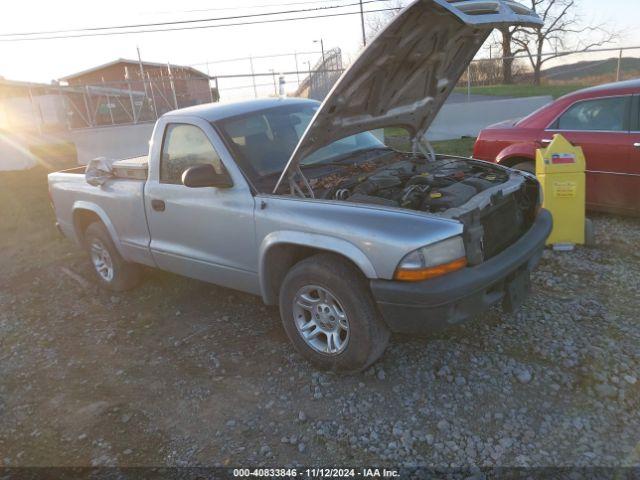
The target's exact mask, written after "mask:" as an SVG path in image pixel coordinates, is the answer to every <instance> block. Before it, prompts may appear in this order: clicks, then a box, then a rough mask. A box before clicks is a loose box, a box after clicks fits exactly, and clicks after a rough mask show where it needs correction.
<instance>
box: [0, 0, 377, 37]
mask: <svg viewBox="0 0 640 480" xmlns="http://www.w3.org/2000/svg"><path fill="white" fill-rule="evenodd" d="M385 1H388V0H366V1H364V2H359V3H348V4H345V5H332V6H326V7H315V8H307V9H298V10H283V11H278V12H263V13H251V14H247V15H232V16H228V17H213V18H199V19H191V20H174V21H170V22H156V23H138V24H130V25H116V26H112V27H87V28H75V29H68V30H44V31H39V32H18V33H3V34H0V37H17V36H21V37H22V36H32V35H50V34H61V33H75V32H96V31H103V30H124V29H130V28H145V27H162V26H166V25H181V24H192V23H203V22H217V21H222V20H240V19H243V18H255V17H268V16H273V15H287V14H293V13H305V12H317V11H321V10H331V9H336V8H345V7H353V6H356V5H360V3H363V4H367V3H376V2H385Z"/></svg>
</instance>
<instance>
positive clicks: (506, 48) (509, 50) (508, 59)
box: [500, 26, 524, 85]
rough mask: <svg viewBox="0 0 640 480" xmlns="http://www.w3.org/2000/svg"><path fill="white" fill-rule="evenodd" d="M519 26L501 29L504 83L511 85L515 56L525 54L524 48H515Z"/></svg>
mask: <svg viewBox="0 0 640 480" xmlns="http://www.w3.org/2000/svg"><path fill="white" fill-rule="evenodd" d="M519 29H520V27H519V26H515V27H502V28H501V29H500V36H501V38H500V48H501V50H502V83H503V84H505V85H511V84H512V83H513V66H514V65H513V64H514V62H515V60H516V59H515V58H514V57H515V56H516V55H519V54H521V53H524V49H523V48H515V49H514V48H513V45H514V42H513V38H514V36H515V35H516V34H517V33H518V30H519Z"/></svg>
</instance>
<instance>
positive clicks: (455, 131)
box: [427, 96, 553, 141]
mask: <svg viewBox="0 0 640 480" xmlns="http://www.w3.org/2000/svg"><path fill="white" fill-rule="evenodd" d="M552 101H553V98H552V97H550V96H543V97H527V98H508V99H495V100H486V101H474V102H471V103H448V104H445V105H444V106H443V107H442V110H440V113H438V116H437V117H436V119H435V121H434V122H433V124H432V125H431V128H430V129H429V131H428V132H427V138H428V139H429V140H432V141H435V140H451V139H455V138H461V137H477V136H478V134H479V133H480V131H481V130H482V129H484V128H486V127H488V126H489V125H492V124H494V123H498V122H504V121H506V120H512V119H514V120H515V119H519V118H522V117H526V116H527V115H529V114H530V113H533V112H534V111H535V110H537V109H539V108H540V107H543V106H544V105H547V104H548V103H551V102H552Z"/></svg>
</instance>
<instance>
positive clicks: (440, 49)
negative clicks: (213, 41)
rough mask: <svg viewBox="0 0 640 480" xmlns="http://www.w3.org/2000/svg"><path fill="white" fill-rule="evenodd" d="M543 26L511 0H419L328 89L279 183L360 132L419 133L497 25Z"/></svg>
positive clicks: (424, 130) (423, 129) (396, 19)
mask: <svg viewBox="0 0 640 480" xmlns="http://www.w3.org/2000/svg"><path fill="white" fill-rule="evenodd" d="M511 25H525V26H540V25H542V21H541V20H540V18H539V17H538V16H537V15H536V14H535V13H533V12H532V11H531V10H529V9H527V8H526V7H524V6H523V5H521V4H519V3H517V2H514V1H511V0H459V1H457V0H456V1H454V0H448V1H447V0H415V1H414V2H412V3H411V4H410V5H409V6H407V7H406V8H404V9H403V10H402V12H400V14H399V15H398V16H396V17H395V18H394V19H393V21H391V22H390V23H389V25H388V26H387V27H386V28H385V29H384V30H383V31H382V32H380V33H379V34H378V36H377V37H376V38H375V39H374V40H373V41H372V42H371V43H370V44H369V45H368V46H367V47H366V48H365V49H364V50H363V51H362V53H361V54H360V56H359V57H358V58H357V59H356V61H355V62H354V63H353V65H351V67H349V69H347V71H345V72H344V74H343V75H342V76H341V77H340V79H339V80H338V82H337V83H336V84H335V85H334V87H333V88H332V90H331V92H329V94H328V95H327V98H326V99H325V100H324V102H323V103H322V105H321V106H320V108H319V109H318V111H317V112H316V114H315V116H314V117H313V120H312V121H311V123H310V124H309V126H308V127H307V129H306V131H305V132H304V134H303V135H302V137H301V138H300V142H299V143H298V145H297V147H296V148H295V150H294V151H293V154H292V155H291V158H290V159H289V162H288V163H287V165H286V167H285V169H284V171H283V172H282V175H281V177H280V179H279V180H278V184H277V186H276V189H275V190H274V192H275V191H277V189H278V187H279V186H280V184H281V183H282V181H283V180H285V179H286V178H291V179H293V177H294V176H295V174H296V173H298V172H299V168H298V166H299V162H300V160H302V159H303V158H305V157H307V156H308V155H310V154H311V153H313V152H315V151H316V150H318V149H320V148H322V147H324V146H326V145H329V144H330V143H332V142H334V141H336V140H340V139H341V138H345V137H348V136H350V135H354V134H356V133H360V132H364V131H368V130H374V129H377V128H383V127H389V126H402V127H404V128H406V129H407V130H408V131H409V133H410V134H411V136H412V137H413V139H414V141H415V139H419V138H421V137H422V136H424V134H425V133H426V131H427V130H428V129H429V127H430V126H431V123H432V122H433V120H434V118H435V117H436V115H437V114H438V112H439V111H440V108H441V107H442V105H443V104H444V102H445V100H446V99H447V97H448V96H449V94H450V93H451V91H452V90H453V89H454V88H455V86H456V84H457V83H458V80H459V79H460V77H461V76H462V74H463V73H464V71H465V70H466V68H467V66H468V65H469V63H470V62H471V60H473V57H474V56H475V55H476V53H477V52H478V50H479V49H480V48H481V47H482V45H483V43H484V42H485V40H486V39H487V37H488V36H489V35H490V33H491V31H492V30H493V29H494V28H500V27H504V26H511Z"/></svg>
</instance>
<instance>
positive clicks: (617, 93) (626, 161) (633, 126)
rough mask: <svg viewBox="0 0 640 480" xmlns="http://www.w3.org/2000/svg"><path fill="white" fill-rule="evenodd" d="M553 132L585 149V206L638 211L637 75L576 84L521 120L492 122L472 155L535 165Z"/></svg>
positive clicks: (639, 128) (639, 107) (528, 167)
mask: <svg viewBox="0 0 640 480" xmlns="http://www.w3.org/2000/svg"><path fill="white" fill-rule="evenodd" d="M556 133H561V134H562V135H564V136H565V137H566V138H567V139H568V140H569V141H571V142H572V143H573V144H575V145H579V146H581V147H582V148H583V150H584V153H585V157H586V160H587V208H589V209H590V210H602V211H609V212H616V213H631V214H638V213H640V79H639V80H631V81H626V82H618V83H612V84H608V85H602V86H599V87H593V88H588V89H585V90H580V91H578V92H574V93H571V94H569V95H567V96H564V97H562V98H560V99H558V100H556V101H555V102H553V103H551V104H549V105H547V106H545V107H542V108H541V109H539V110H538V111H536V112H534V113H532V114H531V115H529V116H528V117H526V118H524V119H522V120H520V121H517V122H513V121H511V122H504V123H500V124H497V125H492V126H490V127H488V128H486V129H485V130H483V131H482V132H481V133H480V136H479V137H478V140H477V141H476V144H475V147H474V152H473V156H474V158H477V159H480V160H487V161H491V162H497V163H500V164H502V165H506V166H508V167H515V168H519V169H521V170H528V171H534V162H535V157H536V149H538V148H540V147H543V146H546V145H548V144H549V142H550V141H551V139H552V138H553V135H554V134H556Z"/></svg>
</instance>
